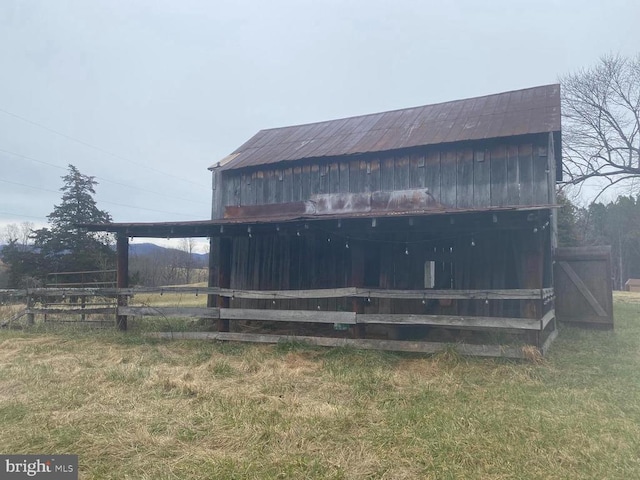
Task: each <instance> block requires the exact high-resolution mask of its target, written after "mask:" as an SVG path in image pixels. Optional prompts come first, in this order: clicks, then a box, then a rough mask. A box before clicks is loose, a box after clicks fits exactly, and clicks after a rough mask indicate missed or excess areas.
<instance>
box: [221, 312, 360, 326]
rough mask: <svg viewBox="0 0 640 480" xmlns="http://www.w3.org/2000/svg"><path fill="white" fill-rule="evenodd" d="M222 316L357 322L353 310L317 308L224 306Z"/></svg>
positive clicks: (230, 318)
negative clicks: (338, 310)
mask: <svg viewBox="0 0 640 480" xmlns="http://www.w3.org/2000/svg"><path fill="white" fill-rule="evenodd" d="M220 318H221V319H227V320H261V321H270V322H300V323H345V324H349V325H355V324H356V314H355V313H353V312H324V311H316V310H261V309H251V308H222V309H220Z"/></svg>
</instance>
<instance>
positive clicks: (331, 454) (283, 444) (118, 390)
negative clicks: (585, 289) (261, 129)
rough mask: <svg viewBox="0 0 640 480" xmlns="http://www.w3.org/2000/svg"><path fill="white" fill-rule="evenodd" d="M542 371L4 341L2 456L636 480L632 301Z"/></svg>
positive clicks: (144, 467) (353, 354)
mask: <svg viewBox="0 0 640 480" xmlns="http://www.w3.org/2000/svg"><path fill="white" fill-rule="evenodd" d="M615 305H616V310H615V313H616V331H615V332H600V331H583V330H577V329H573V328H563V329H562V330H561V332H560V336H559V338H558V340H556V342H555V343H554V345H553V346H552V349H551V352H550V355H549V356H548V358H546V359H545V360H543V361H542V362H541V363H538V364H531V363H522V362H510V361H504V360H487V359H469V358H460V357H459V356H458V355H456V353H455V349H453V348H452V349H451V350H450V351H447V352H445V353H443V354H439V355H436V356H418V355H409V354H390V353H384V352H371V351H366V352H365V351H356V350H347V349H317V348H311V347H307V346H304V345H291V344H285V345H277V346H264V345H258V346H256V345H249V344H223V343H200V342H161V341H154V340H150V339H146V338H145V337H144V336H142V335H141V334H139V333H136V332H135V331H134V332H127V333H124V334H120V333H117V332H114V331H111V330H97V331H95V330H93V331H90V330H87V329H77V328H76V329H74V328H70V327H69V328H60V327H58V328H57V329H56V330H45V329H44V327H37V326H36V327H35V328H33V329H31V330H22V331H19V330H3V331H0V452H2V453H74V454H78V455H79V458H80V478H84V479H94V478H95V479H103V478H104V479H179V478H187V479H188V478H194V479H211V478H222V479H227V478H243V479H244V478H255V479H269V478H296V479H297V478H358V479H364V478H389V479H392V478H438V479H449V478H451V479H459V478H470V479H507V478H510V479H511V478H515V479H528V478H529V479H540V478H558V479H567V478H593V479H605V478H606V479H615V478H619V479H633V478H640V297H639V296H633V295H630V294H620V295H617V296H616V302H615Z"/></svg>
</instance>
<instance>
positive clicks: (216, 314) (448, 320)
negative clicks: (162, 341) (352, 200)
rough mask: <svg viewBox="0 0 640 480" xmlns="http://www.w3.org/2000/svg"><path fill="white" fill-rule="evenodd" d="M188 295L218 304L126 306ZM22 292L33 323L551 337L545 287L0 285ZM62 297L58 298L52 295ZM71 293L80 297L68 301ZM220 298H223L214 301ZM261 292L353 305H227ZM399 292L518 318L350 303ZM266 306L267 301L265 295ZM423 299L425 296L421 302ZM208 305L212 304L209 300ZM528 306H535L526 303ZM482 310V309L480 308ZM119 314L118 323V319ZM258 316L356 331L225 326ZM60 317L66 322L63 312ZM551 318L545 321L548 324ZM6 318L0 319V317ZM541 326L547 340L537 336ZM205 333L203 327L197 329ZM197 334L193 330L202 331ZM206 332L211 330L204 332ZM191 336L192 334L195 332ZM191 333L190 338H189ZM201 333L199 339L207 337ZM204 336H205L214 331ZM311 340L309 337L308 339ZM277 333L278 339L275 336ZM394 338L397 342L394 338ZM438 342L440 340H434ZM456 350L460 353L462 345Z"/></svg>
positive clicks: (222, 335) (483, 349)
mask: <svg viewBox="0 0 640 480" xmlns="http://www.w3.org/2000/svg"><path fill="white" fill-rule="evenodd" d="M165 293H166V294H189V295H196V296H197V295H203V296H205V295H207V296H214V298H217V300H218V303H217V305H218V307H181V306H152V305H144V306H135V305H130V303H132V302H130V300H131V298H132V297H134V296H135V295H138V294H160V295H162V294H165ZM89 297H99V298H102V299H105V298H106V299H111V302H112V303H111V304H108V302H109V300H107V301H106V303H105V300H98V302H100V303H91V302H90V301H89ZM7 298H8V299H13V300H17V299H25V303H26V309H25V310H24V311H23V312H22V313H21V316H24V315H26V317H27V323H33V321H34V317H35V316H36V315H44V316H45V319H46V318H47V317H46V316H47V315H56V317H55V318H59V316H61V315H80V316H81V318H82V321H84V320H85V319H86V316H88V315H95V314H101V315H110V316H114V317H115V319H116V325H117V326H118V328H121V329H126V318H127V317H148V316H151V317H164V318H200V319H208V320H212V321H217V322H218V330H219V333H218V334H215V336H214V337H215V338H216V339H226V340H234V339H238V340H242V341H256V342H270V341H280V340H282V338H285V337H286V338H289V339H302V340H304V341H309V342H310V343H315V344H317V345H342V344H344V345H347V344H348V345H353V346H358V347H359V348H381V349H386V348H391V349H396V350H407V351H419V352H430V351H435V350H434V349H436V348H437V347H436V344H435V343H429V342H402V341H386V340H379V339H377V340H376V339H372V338H366V339H365V338H364V331H365V329H367V328H368V327H369V326H372V327H373V326H385V327H388V328H396V327H402V326H424V327H440V328H451V329H456V330H473V331H480V332H482V331H484V332H487V331H489V332H491V331H493V332H496V331H497V332H505V333H516V334H519V335H524V336H525V338H526V336H527V335H529V336H531V335H533V337H528V338H534V341H533V343H534V344H536V346H537V347H538V349H539V351H540V352H544V351H545V350H546V348H548V346H549V344H550V342H551V341H552V340H553V338H555V335H556V330H555V310H554V302H553V300H554V291H553V289H552V288H545V289H511V290H431V289H428V290H384V289H373V288H356V287H347V288H333V289H312V290H267V291H265V290H242V289H228V288H217V287H192V286H189V287H136V288H59V287H56V288H32V289H22V290H6V289H5V290H0V300H2V299H7ZM60 298H62V301H60V300H59V299H60ZM71 298H75V299H77V300H79V301H77V302H76V303H69V302H68V300H69V299H71ZM220 298H222V299H224V300H222V301H221V300H220ZM234 298H238V299H261V300H274V302H273V304H274V306H275V305H276V302H275V300H296V299H330V298H351V299H353V302H354V309H353V311H336V310H320V309H319V308H320V307H319V306H318V310H299V309H296V310H286V309H282V308H275V307H274V308H264V309H262V308H229V300H228V299H234ZM373 298H376V299H390V300H392V299H403V300H405V299H406V300H421V299H422V300H425V299H428V300H431V299H447V300H463V301H465V300H476V301H477V300H481V301H485V302H487V303H489V301H503V300H511V301H514V300H515V301H520V302H521V305H522V306H523V307H526V308H522V310H521V311H522V312H523V313H522V317H506V316H494V317H492V316H477V315H455V314H449V315H444V314H439V315H429V314H415V313H366V312H365V310H364V309H362V308H359V307H357V304H360V305H361V306H362V305H363V304H365V303H369V302H366V301H365V300H364V299H373ZM267 303H269V306H271V302H267ZM423 303H424V302H423ZM209 305H211V303H209ZM532 305H534V308H530V307H531V306H532ZM487 311H489V310H487ZM122 319H124V328H123V326H122V323H121V322H122V321H123V320H122ZM239 320H243V321H257V322H289V323H295V324H301V325H304V324H307V325H308V324H325V325H326V324H333V325H334V328H335V329H336V330H343V329H347V328H348V329H350V330H351V331H352V335H353V336H354V337H356V338H352V339H344V338H341V339H337V338H324V337H308V336H299V337H296V336H282V335H265V334H254V333H237V332H236V333H229V332H228V329H229V321H239ZM60 321H69V320H68V319H64V320H60ZM552 322H553V325H552V326H551V327H549V324H551V323H552ZM5 323H6V322H5ZM543 332H544V333H545V335H544V336H546V340H544V341H542V340H543ZM202 335H205V334H202ZM202 335H200V336H202ZM206 335H209V337H211V336H210V334H206ZM195 337H198V335H195ZM195 337H194V338H195ZM209 337H206V338H209ZM214 337H211V338H214ZM310 338H311V339H313V340H309V339H310ZM278 339H280V340H278ZM398 342H400V343H398ZM440 347H442V345H440ZM460 348H462V349H463V351H464V352H467V353H469V354H474V355H492V356H493V355H498V356H520V354H517V355H516V353H517V352H519V350H518V349H517V348H516V349H515V350H514V348H512V347H508V348H505V347H503V346H500V345H470V344H466V345H463V346H462V347H460ZM461 353H462V352H461Z"/></svg>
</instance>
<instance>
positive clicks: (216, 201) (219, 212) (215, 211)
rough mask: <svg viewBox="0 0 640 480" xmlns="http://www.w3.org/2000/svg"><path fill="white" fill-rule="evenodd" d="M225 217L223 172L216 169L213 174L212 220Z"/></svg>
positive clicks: (218, 168)
mask: <svg viewBox="0 0 640 480" xmlns="http://www.w3.org/2000/svg"><path fill="white" fill-rule="evenodd" d="M223 216H224V204H223V203H222V172H221V171H220V167H216V168H214V169H213V171H212V172H211V218H212V219H218V218H222V217H223Z"/></svg>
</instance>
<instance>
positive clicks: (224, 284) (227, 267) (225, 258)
mask: <svg viewBox="0 0 640 480" xmlns="http://www.w3.org/2000/svg"><path fill="white" fill-rule="evenodd" d="M231 241H232V239H231V238H228V237H227V238H220V239H219V245H220V247H219V256H218V286H219V287H220V288H230V287H231V248H232V243H231ZM217 303H218V307H220V308H229V297H223V296H222V295H220V296H218V299H217ZM218 331H219V332H228V331H229V320H224V319H222V318H221V319H219V320H218Z"/></svg>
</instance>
